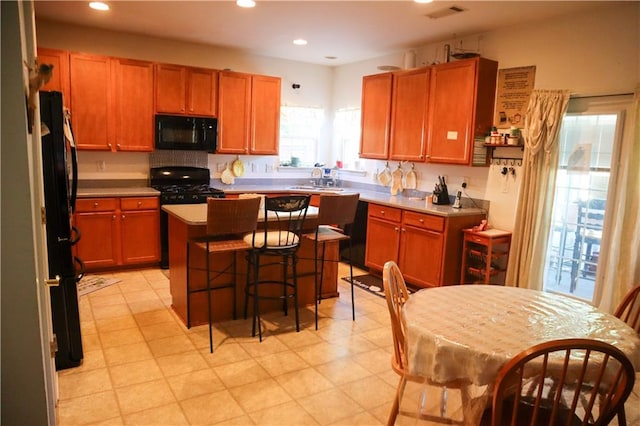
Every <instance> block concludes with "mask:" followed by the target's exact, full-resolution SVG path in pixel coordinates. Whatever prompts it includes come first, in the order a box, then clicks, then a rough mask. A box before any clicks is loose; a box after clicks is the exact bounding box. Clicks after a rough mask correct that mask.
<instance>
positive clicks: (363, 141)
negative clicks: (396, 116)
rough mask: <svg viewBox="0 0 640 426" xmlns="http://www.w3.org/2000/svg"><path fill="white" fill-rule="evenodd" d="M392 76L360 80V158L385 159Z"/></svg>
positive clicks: (382, 75) (368, 77)
mask: <svg viewBox="0 0 640 426" xmlns="http://www.w3.org/2000/svg"><path fill="white" fill-rule="evenodd" d="M392 86H393V74H391V73H384V74H376V75H369V76H365V77H364V78H363V79H362V109H361V114H362V115H361V133H360V153H359V154H360V157H362V158H377V159H387V158H388V155H389V132H390V129H391V89H392Z"/></svg>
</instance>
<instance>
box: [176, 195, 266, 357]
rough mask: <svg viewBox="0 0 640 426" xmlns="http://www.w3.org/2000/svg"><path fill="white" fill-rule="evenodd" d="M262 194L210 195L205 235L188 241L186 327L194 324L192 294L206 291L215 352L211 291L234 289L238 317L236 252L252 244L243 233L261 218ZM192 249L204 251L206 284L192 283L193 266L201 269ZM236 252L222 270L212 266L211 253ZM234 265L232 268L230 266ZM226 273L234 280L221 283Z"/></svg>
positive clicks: (250, 229) (234, 312) (234, 308)
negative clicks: (201, 286) (233, 196)
mask: <svg viewBox="0 0 640 426" xmlns="http://www.w3.org/2000/svg"><path fill="white" fill-rule="evenodd" d="M259 207H260V199H259V198H247V199H232V198H208V199H207V232H206V235H204V236H202V237H196V238H191V239H189V240H188V241H187V261H186V263H187V328H191V295H192V294H194V293H199V292H203V291H206V292H207V312H208V318H209V350H210V351H211V352H213V331H212V329H213V325H212V324H213V319H212V315H211V292H212V291H215V290H222V289H225V288H231V289H233V318H234V319H235V318H236V303H237V292H236V283H235V277H236V272H237V268H236V252H237V251H242V250H248V249H250V248H251V245H250V244H248V243H247V242H245V241H244V239H243V238H244V235H245V234H246V233H248V232H253V231H254V230H255V229H256V225H257V222H258V209H259ZM191 250H201V251H204V253H205V259H206V260H205V268H204V270H205V271H206V276H207V278H206V285H205V287H204V288H200V287H196V286H194V285H193V283H191V272H192V270H202V268H201V267H198V266H194V265H192V264H191V263H192V262H191V255H192V253H191ZM229 252H231V253H232V254H233V261H232V262H231V264H229V265H228V266H227V267H225V268H224V269H222V270H218V271H214V270H212V269H211V264H212V261H211V257H212V255H220V254H222V253H229ZM231 268H233V270H232V272H229V270H230V269H231ZM224 274H231V275H233V281H231V282H230V283H224V284H220V283H219V282H217V280H218V278H220V277H221V276H222V275H224Z"/></svg>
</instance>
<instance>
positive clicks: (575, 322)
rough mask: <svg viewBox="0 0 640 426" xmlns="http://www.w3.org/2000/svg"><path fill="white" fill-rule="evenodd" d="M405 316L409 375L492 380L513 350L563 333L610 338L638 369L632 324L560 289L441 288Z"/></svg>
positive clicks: (414, 298) (638, 346) (415, 301)
mask: <svg viewBox="0 0 640 426" xmlns="http://www.w3.org/2000/svg"><path fill="white" fill-rule="evenodd" d="M404 314H405V321H406V326H407V329H406V330H407V342H408V351H407V357H408V363H409V369H410V372H411V373H412V374H415V375H420V376H426V377H429V378H430V379H431V380H432V381H434V382H436V383H442V384H446V383H447V382H452V381H454V380H463V381H468V382H469V383H471V384H473V385H476V386H484V385H491V384H492V383H493V382H494V381H495V379H496V377H497V374H498V371H499V370H500V368H501V367H502V366H503V365H504V364H505V363H506V362H507V361H508V360H510V359H511V358H512V357H513V356H514V355H516V354H518V353H519V352H521V351H522V350H524V349H527V348H528V347H530V346H533V345H535V344H537V343H541V342H544V341H547V340H553V339H564V338H590V339H597V340H601V341H604V342H607V343H610V344H612V345H613V346H616V347H617V348H618V349H620V350H622V351H623V352H624V353H625V354H626V355H627V356H628V357H629V359H630V360H631V362H632V363H633V364H634V366H635V368H636V371H640V338H638V335H637V333H636V332H635V331H634V330H633V329H632V328H631V327H629V326H627V325H626V324H625V323H624V322H623V321H621V320H619V319H618V318H616V317H614V316H613V315H610V314H607V313H604V312H602V311H600V310H598V309H597V308H595V307H593V306H591V305H589V304H587V303H584V302H580V301H578V300H574V299H571V298H568V297H564V296H560V295H557V294H550V293H544V292H539V291H534V290H525V289H520V288H514V287H502V286H493V285H462V286H448V287H438V288H433V289H426V290H421V291H419V292H417V293H414V294H412V295H411V297H409V300H408V302H407V303H406V305H405V307H404Z"/></svg>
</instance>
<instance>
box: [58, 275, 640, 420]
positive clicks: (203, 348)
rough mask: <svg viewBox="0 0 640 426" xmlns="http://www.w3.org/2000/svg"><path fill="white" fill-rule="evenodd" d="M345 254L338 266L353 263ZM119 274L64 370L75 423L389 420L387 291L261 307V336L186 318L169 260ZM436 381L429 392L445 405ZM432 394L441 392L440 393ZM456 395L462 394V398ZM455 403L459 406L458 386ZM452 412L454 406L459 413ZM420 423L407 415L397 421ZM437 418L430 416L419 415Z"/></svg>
mask: <svg viewBox="0 0 640 426" xmlns="http://www.w3.org/2000/svg"><path fill="white" fill-rule="evenodd" d="M347 274H348V272H347V269H345V265H341V271H340V273H339V276H345V275H347ZM108 275H110V276H113V277H116V278H119V279H120V280H121V281H120V282H119V283H118V284H114V285H112V286H110V287H106V288H103V289H101V290H98V291H96V292H93V293H90V294H88V295H86V296H82V297H81V298H80V316H81V322H82V333H83V345H84V351H85V358H84V362H83V364H82V365H81V366H80V367H78V368H75V369H69V370H64V371H61V372H60V373H59V379H58V380H59V403H58V408H57V423H58V425H60V426H68V425H150V426H152V425H153V426H155V425H222V424H224V425H383V424H385V423H386V418H387V414H388V412H389V409H390V407H391V403H392V400H393V397H394V394H395V387H396V384H397V383H398V377H397V375H396V374H395V373H394V372H393V371H392V370H391V368H390V357H391V354H392V350H393V349H392V344H391V333H390V326H389V318H388V312H387V307H386V302H385V301H384V299H382V298H380V297H377V296H374V295H371V294H369V293H367V292H365V291H363V290H361V289H356V321H355V322H353V321H352V320H351V305H350V291H349V287H348V285H347V284H346V283H344V282H343V281H342V280H339V290H340V297H339V298H335V299H331V300H325V301H323V302H322V304H321V305H320V315H321V319H320V324H319V330H318V331H315V329H314V323H313V308H311V309H303V310H302V311H301V321H302V323H301V327H302V330H301V331H300V332H299V333H296V332H295V328H294V324H293V321H292V319H291V318H284V317H283V316H282V314H281V313H274V314H270V315H268V316H266V317H265V318H264V320H265V325H266V327H267V331H266V338H265V339H264V340H263V342H262V343H259V342H258V338H257V337H255V338H254V337H251V321H250V320H247V321H245V320H237V321H229V322H225V323H220V324H215V328H214V344H215V347H214V353H213V354H211V353H209V341H208V328H207V326H206V325H205V326H199V327H193V328H191V329H187V328H186V327H185V326H184V325H183V324H182V322H181V321H180V320H179V319H178V318H177V316H176V315H175V314H174V313H173V312H172V310H171V308H170V303H171V298H170V295H169V282H168V279H167V278H166V276H165V275H164V273H163V271H162V270H160V269H145V270H138V271H127V272H117V273H112V274H108ZM420 396H421V387H420V386H419V385H414V384H410V385H409V386H408V387H407V391H406V393H405V398H404V399H403V405H402V407H401V409H402V410H403V411H407V412H409V411H413V407H414V406H417V404H418V401H419V399H420ZM438 396H439V394H438V390H437V389H431V390H430V392H429V393H428V398H429V401H432V406H431V409H432V410H433V412H436V411H437V406H438V404H437V401H439V398H438ZM639 400H640V386H638V385H636V388H635V391H634V394H633V395H632V400H630V401H629V402H628V403H627V407H628V408H627V411H628V424H630V425H633V424H640V409H638V405H639V404H638V403H637V402H638V401H639ZM434 401H435V403H434ZM458 405H459V402H458ZM449 406H450V408H451V407H454V408H451V409H452V410H455V406H456V395H455V394H454V391H451V392H450V398H449ZM454 416H455V415H454ZM416 423H418V422H417V421H416V420H415V419H413V418H411V417H409V416H403V415H401V416H399V417H398V421H397V424H401V425H410V424H416ZM420 423H421V424H429V423H428V422H424V421H422V422H420Z"/></svg>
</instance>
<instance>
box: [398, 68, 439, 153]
mask: <svg viewBox="0 0 640 426" xmlns="http://www.w3.org/2000/svg"><path fill="white" fill-rule="evenodd" d="M428 96H429V69H428V68H418V69H415V70H411V71H402V72H397V73H394V76H393V101H392V104H391V137H390V143H391V145H390V154H389V156H390V158H391V159H392V160H409V161H424V155H425V130H426V120H427V104H428Z"/></svg>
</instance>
